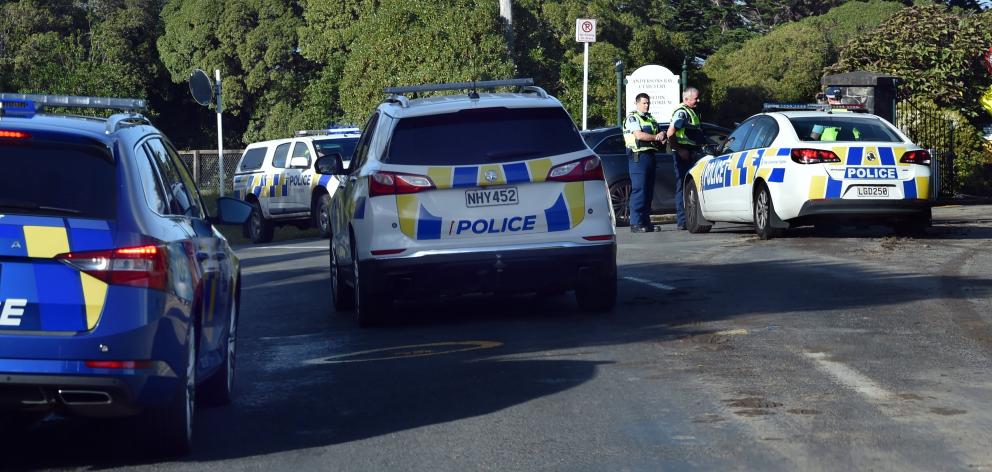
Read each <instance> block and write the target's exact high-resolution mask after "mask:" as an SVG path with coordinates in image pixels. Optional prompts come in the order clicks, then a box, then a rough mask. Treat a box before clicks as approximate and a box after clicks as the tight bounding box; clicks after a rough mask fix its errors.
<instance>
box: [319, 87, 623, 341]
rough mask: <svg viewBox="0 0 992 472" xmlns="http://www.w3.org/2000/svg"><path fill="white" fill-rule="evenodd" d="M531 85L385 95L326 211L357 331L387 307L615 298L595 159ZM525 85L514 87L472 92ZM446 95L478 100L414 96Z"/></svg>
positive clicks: (606, 202) (343, 303)
mask: <svg viewBox="0 0 992 472" xmlns="http://www.w3.org/2000/svg"><path fill="white" fill-rule="evenodd" d="M532 84H533V81H532V80H531V79H515V80H505V81H487V82H474V83H471V82H470V83H459V84H440V85H423V86H412V87H402V88H391V89H386V93H388V94H390V95H389V98H388V99H387V100H386V101H385V102H384V103H382V104H380V105H379V107H378V108H377V110H376V111H375V113H373V115H372V117H371V118H370V119H369V121H368V122H367V123H366V125H365V127H364V128H363V130H362V137H361V140H360V141H359V143H358V146H357V148H356V150H355V154H354V157H353V159H352V161H351V165H350V166H349V167H348V168H347V169H344V168H343V165H342V163H341V161H340V157H341V156H338V155H332V156H328V157H324V158H321V159H319V160H318V162H317V169H318V172H320V173H322V174H325V175H327V174H333V175H334V176H335V178H336V179H337V180H339V181H340V182H341V184H342V187H341V188H339V189H338V192H337V193H336V194H335V195H334V197H333V200H332V208H331V232H332V235H331V241H330V270H331V285H332V287H331V289H332V296H333V299H334V305H335V308H336V309H337V310H345V309H350V308H352V307H354V308H355V310H356V312H357V315H358V321H359V324H360V325H363V326H365V325H368V324H373V323H376V322H378V321H382V319H383V317H384V316H385V315H386V314H393V315H395V314H394V313H390V307H391V306H392V305H393V301H394V300H396V299H401V298H414V297H433V296H444V295H458V294H465V293H508V292H548V293H554V292H563V291H567V290H575V295H576V299H577V301H578V304H579V307H580V308H582V309H583V310H587V311H608V310H611V309H612V307H613V305H614V304H615V301H616V292H617V280H616V274H617V272H616V240H615V232H614V227H613V224H614V216H613V213H612V207H611V205H610V199H609V195H608V193H607V188H606V181H605V180H604V178H603V167H602V164H601V162H600V160H599V158H598V157H597V156H596V155H595V154H594V153H593V152H592V150H590V149H589V147H588V146H586V144H585V142H584V141H583V140H582V138H581V137H580V136H579V132H578V130H577V129H576V127H575V124H574V123H573V121H572V119H571V118H570V117H569V115H568V113H567V112H566V111H565V110H564V108H562V105H561V103H560V102H559V101H558V100H557V99H555V98H554V97H551V96H549V95H548V94H547V93H546V92H545V91H544V90H543V89H541V88H539V87H533V86H532ZM496 87H521V89H520V91H519V93H478V92H476V90H478V89H490V88H496ZM442 90H470V91H471V92H470V93H467V94H465V93H463V94H458V95H444V96H435V97H429V98H419V99H408V98H407V97H406V96H405V95H404V94H410V93H424V92H435V91H442Z"/></svg>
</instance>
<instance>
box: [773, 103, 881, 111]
mask: <svg viewBox="0 0 992 472" xmlns="http://www.w3.org/2000/svg"><path fill="white" fill-rule="evenodd" d="M833 110H850V111H856V112H867V111H868V109H867V108H865V106H864V105H861V104H857V103H835V104H826V103H774V102H766V103H764V104H763V105H762V106H761V111H762V112H769V111H825V112H828V113H829V112H831V111H833Z"/></svg>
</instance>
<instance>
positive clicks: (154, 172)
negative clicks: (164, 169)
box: [134, 145, 171, 215]
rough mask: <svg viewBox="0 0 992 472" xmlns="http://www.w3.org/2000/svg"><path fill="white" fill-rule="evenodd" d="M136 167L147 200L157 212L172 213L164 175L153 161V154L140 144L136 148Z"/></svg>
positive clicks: (149, 206)
mask: <svg viewBox="0 0 992 472" xmlns="http://www.w3.org/2000/svg"><path fill="white" fill-rule="evenodd" d="M134 162H135V167H137V169H138V177H139V178H140V179H141V189H142V190H143V192H144V194H145V202H147V203H148V208H150V209H151V210H152V211H154V212H155V213H158V214H160V215H167V214H169V213H171V210H170V204H169V198H168V196H167V194H166V192H165V186H164V184H163V183H162V176H161V175H160V173H159V170H158V168H157V166H156V165H155V164H154V163H153V161H152V156H151V154H150V153H149V152H148V151H147V150H146V149H145V146H144V145H140V146H138V147H137V148H135V150H134Z"/></svg>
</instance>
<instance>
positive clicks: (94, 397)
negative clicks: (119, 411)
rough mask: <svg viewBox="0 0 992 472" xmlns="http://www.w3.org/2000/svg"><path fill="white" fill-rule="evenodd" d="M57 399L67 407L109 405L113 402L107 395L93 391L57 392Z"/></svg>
mask: <svg viewBox="0 0 992 472" xmlns="http://www.w3.org/2000/svg"><path fill="white" fill-rule="evenodd" d="M59 399H60V400H62V403H64V404H66V405H68V406H86V405H109V404H111V403H113V402H114V400H113V398H111V397H110V394H109V393H107V392H100V391H95V390H59Z"/></svg>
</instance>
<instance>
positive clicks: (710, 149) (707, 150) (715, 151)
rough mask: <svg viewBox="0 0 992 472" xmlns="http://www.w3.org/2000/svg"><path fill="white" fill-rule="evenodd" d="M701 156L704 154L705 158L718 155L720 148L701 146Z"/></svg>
mask: <svg viewBox="0 0 992 472" xmlns="http://www.w3.org/2000/svg"><path fill="white" fill-rule="evenodd" d="M703 154H706V155H707V156H716V155H718V154H720V146H717V145H716V144H707V145H705V146H703Z"/></svg>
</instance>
